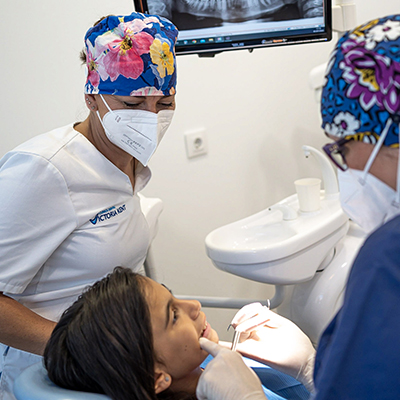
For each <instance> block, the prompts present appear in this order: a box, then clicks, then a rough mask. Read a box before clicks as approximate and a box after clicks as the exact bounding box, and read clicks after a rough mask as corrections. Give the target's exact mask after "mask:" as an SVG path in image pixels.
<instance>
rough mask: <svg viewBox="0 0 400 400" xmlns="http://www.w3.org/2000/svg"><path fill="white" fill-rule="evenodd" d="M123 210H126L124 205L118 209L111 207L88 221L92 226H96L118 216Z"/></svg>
mask: <svg viewBox="0 0 400 400" xmlns="http://www.w3.org/2000/svg"><path fill="white" fill-rule="evenodd" d="M125 210H126V206H125V204H124V205H122V206H120V207H118V208H117V207H115V206H113V207H110V208H107V209H106V210H103V211H100V212H99V213H98V214H97V215H96V216H95V217H94V218H93V219H90V220H89V221H90V222H91V223H92V224H93V225H96V224H97V223H98V222H103V221H106V220H108V219H110V218H114V217H116V216H117V215H118V214H121V213H123V212H124V211H125Z"/></svg>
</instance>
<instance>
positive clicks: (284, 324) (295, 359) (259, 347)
mask: <svg viewBox="0 0 400 400" xmlns="http://www.w3.org/2000/svg"><path fill="white" fill-rule="evenodd" d="M260 321H265V323H263V324H262V325H261V326H256V325H257V323H258V322H260ZM231 324H232V325H233V326H234V327H236V326H237V327H238V329H239V330H240V331H243V332H244V333H242V334H241V335H240V341H241V343H239V344H238V346H237V348H236V350H237V351H239V352H240V353H241V354H243V355H246V356H248V357H249V358H252V359H255V360H257V361H260V362H262V363H264V364H267V365H269V366H271V367H272V368H275V369H277V370H278V371H281V372H284V373H286V374H288V375H290V376H293V377H294V378H296V379H297V380H299V381H300V382H301V383H302V384H303V385H304V386H306V388H307V389H308V390H309V391H311V392H312V391H313V389H314V385H313V370H314V359H315V349H314V347H313V345H312V343H311V341H310V339H309V338H308V336H307V335H306V334H305V333H304V332H303V331H302V330H301V329H300V328H299V327H298V326H297V325H296V324H294V323H293V322H292V321H290V320H288V319H287V318H284V317H282V316H281V315H278V314H276V313H274V312H273V311H271V310H269V309H268V308H267V307H263V306H262V305H261V304H260V303H252V304H249V305H246V306H244V307H243V308H241V309H240V310H239V311H238V312H237V313H236V315H235V316H234V317H233V320H232V322H231ZM246 328H247V329H246Z"/></svg>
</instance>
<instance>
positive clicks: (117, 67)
mask: <svg viewBox="0 0 400 400" xmlns="http://www.w3.org/2000/svg"><path fill="white" fill-rule="evenodd" d="M177 36H178V30H177V29H176V27H175V26H174V25H173V24H172V23H171V22H169V21H168V20H167V19H165V18H162V17H158V16H155V15H146V14H141V13H136V12H134V13H132V14H131V15H128V16H109V17H107V18H105V19H103V20H102V21H100V22H99V23H97V24H96V25H95V26H94V27H93V28H91V29H89V30H88V32H87V33H86V36H85V44H86V64H87V80H86V84H85V93H87V94H97V93H100V94H111V95H118V96H156V95H161V96H163V95H164V96H169V95H172V94H175V90H176V57H175V52H174V45H175V42H176V39H177Z"/></svg>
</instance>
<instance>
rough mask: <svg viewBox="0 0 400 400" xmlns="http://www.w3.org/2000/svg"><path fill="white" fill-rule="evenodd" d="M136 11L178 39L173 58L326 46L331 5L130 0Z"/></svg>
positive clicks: (279, 0) (296, 0)
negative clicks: (170, 27) (159, 20)
mask: <svg viewBox="0 0 400 400" xmlns="http://www.w3.org/2000/svg"><path fill="white" fill-rule="evenodd" d="M134 4H135V9H136V11H140V12H146V13H149V14H156V15H160V16H163V17H165V18H167V19H169V20H170V21H172V22H173V23H174V24H175V25H176V26H177V27H178V29H179V31H180V34H179V37H178V42H177V44H176V52H177V54H192V53H198V54H199V55H207V54H215V53H219V52H221V51H225V50H234V49H253V48H257V47H266V46H272V45H282V44H295V43H306V42H314V41H328V40H330V39H331V0H147V1H146V0H134Z"/></svg>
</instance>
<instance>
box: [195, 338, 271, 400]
mask: <svg viewBox="0 0 400 400" xmlns="http://www.w3.org/2000/svg"><path fill="white" fill-rule="evenodd" d="M200 346H201V348H202V349H203V350H205V351H207V352H208V353H210V354H211V355H212V356H214V359H213V360H211V361H210V362H209V363H208V365H207V367H206V369H205V370H204V371H203V373H202V374H201V377H200V379H199V383H198V384H197V390H196V396H197V398H198V399H199V400H206V399H207V400H266V398H265V395H264V392H263V390H262V387H261V383H260V381H259V379H258V377H257V375H256V374H255V373H254V371H253V370H252V369H250V368H249V367H248V366H247V365H246V364H245V363H244V361H243V359H242V357H241V355H240V354H238V353H236V352H235V351H231V350H228V349H225V348H223V347H221V346H220V345H218V344H217V343H214V342H211V341H210V340H208V339H206V338H200Z"/></svg>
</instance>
